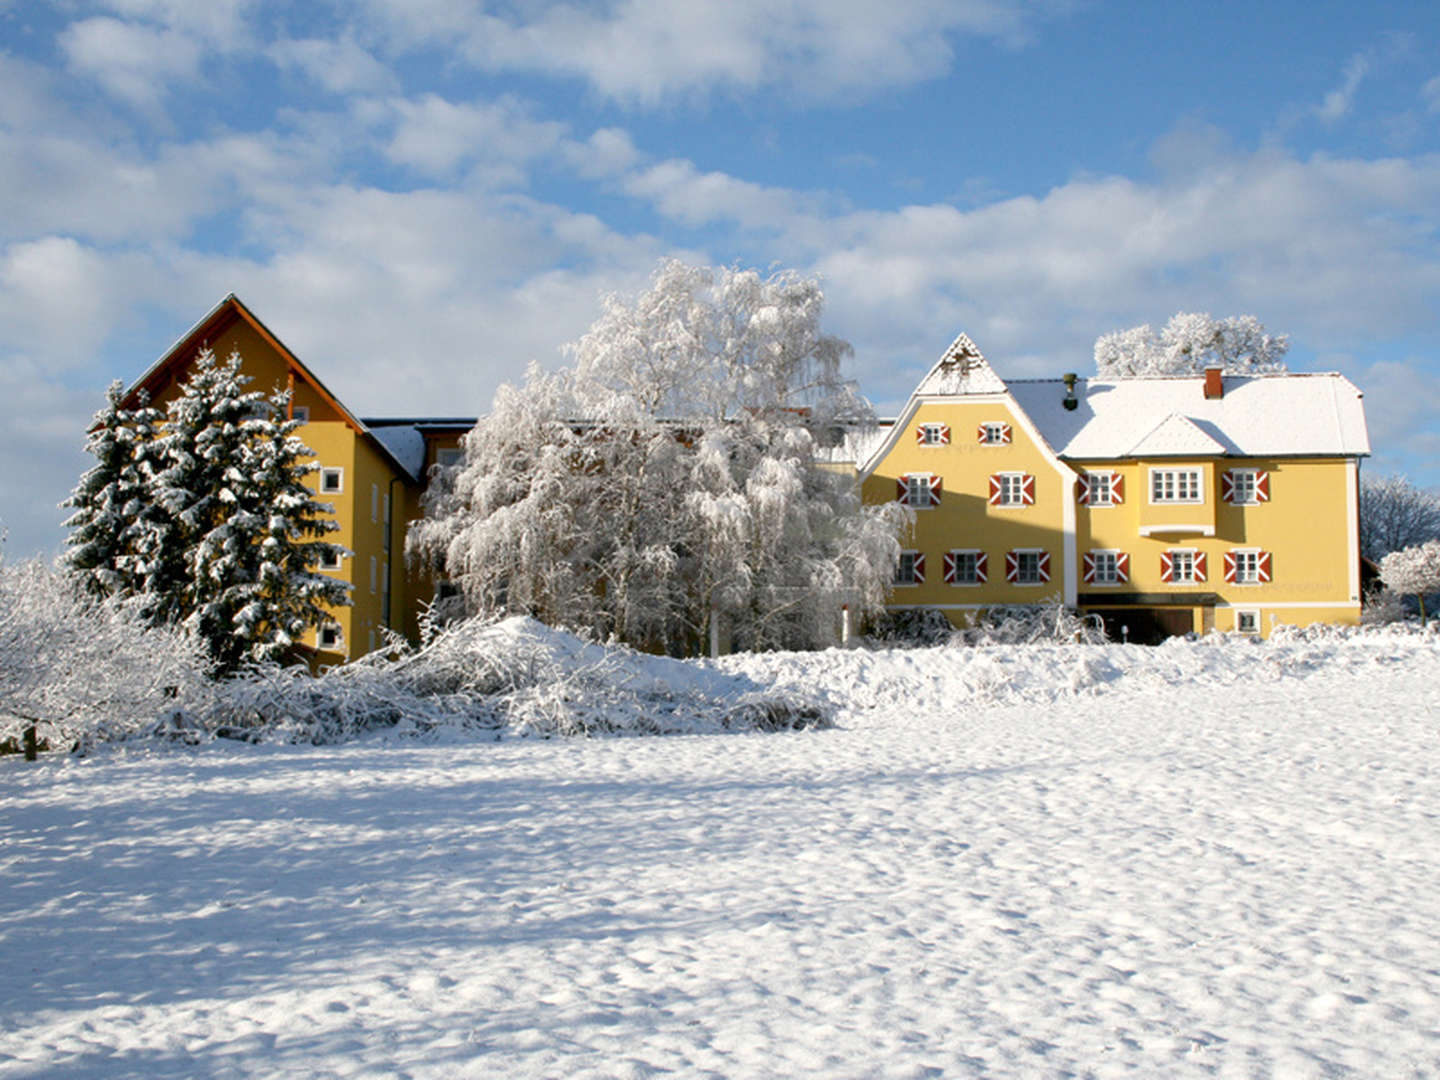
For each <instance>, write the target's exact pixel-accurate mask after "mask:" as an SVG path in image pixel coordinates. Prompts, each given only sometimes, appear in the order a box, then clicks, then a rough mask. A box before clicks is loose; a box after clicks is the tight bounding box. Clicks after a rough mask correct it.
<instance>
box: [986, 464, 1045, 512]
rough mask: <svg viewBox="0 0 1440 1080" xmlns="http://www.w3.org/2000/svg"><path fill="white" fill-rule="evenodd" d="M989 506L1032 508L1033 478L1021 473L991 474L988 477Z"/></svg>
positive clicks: (1033, 500) (1033, 503)
mask: <svg viewBox="0 0 1440 1080" xmlns="http://www.w3.org/2000/svg"><path fill="white" fill-rule="evenodd" d="M990 505H991V506H1003V507H1018V506H1034V505H1035V477H1033V476H1031V475H1030V474H1029V473H1023V472H1003V473H993V474H991V476H990Z"/></svg>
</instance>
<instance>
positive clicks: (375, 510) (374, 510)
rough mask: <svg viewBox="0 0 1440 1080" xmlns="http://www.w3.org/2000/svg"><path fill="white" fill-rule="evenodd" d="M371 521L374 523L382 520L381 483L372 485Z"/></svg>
mask: <svg viewBox="0 0 1440 1080" xmlns="http://www.w3.org/2000/svg"><path fill="white" fill-rule="evenodd" d="M370 521H371V522H372V523H374V524H379V522H380V485H379V484H371V485H370Z"/></svg>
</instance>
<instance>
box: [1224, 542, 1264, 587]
mask: <svg viewBox="0 0 1440 1080" xmlns="http://www.w3.org/2000/svg"><path fill="white" fill-rule="evenodd" d="M1230 554H1231V556H1232V557H1233V558H1234V560H1235V580H1234V581H1233V582H1231V584H1232V585H1261V584H1264V583H1263V582H1262V581H1261V580H1260V555H1261V550H1260V549H1259V548H1232V549H1231V550H1230Z"/></svg>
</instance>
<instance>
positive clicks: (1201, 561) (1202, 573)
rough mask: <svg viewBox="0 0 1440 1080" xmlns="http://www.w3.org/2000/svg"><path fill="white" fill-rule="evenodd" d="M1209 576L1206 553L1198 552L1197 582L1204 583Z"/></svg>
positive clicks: (1196, 559) (1196, 558)
mask: <svg viewBox="0 0 1440 1080" xmlns="http://www.w3.org/2000/svg"><path fill="white" fill-rule="evenodd" d="M1208 576H1209V575H1208V573H1207V567H1206V562H1205V552H1203V551H1197V552H1195V580H1196V581H1204V580H1206V578H1207V577H1208Z"/></svg>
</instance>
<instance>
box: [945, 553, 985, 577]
mask: <svg viewBox="0 0 1440 1080" xmlns="http://www.w3.org/2000/svg"><path fill="white" fill-rule="evenodd" d="M985 580H986V574H985V553H984V552H983V551H978V550H975V549H957V550H955V551H950V552H947V553H946V555H945V583H946V584H947V585H983V584H984V583H985Z"/></svg>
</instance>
